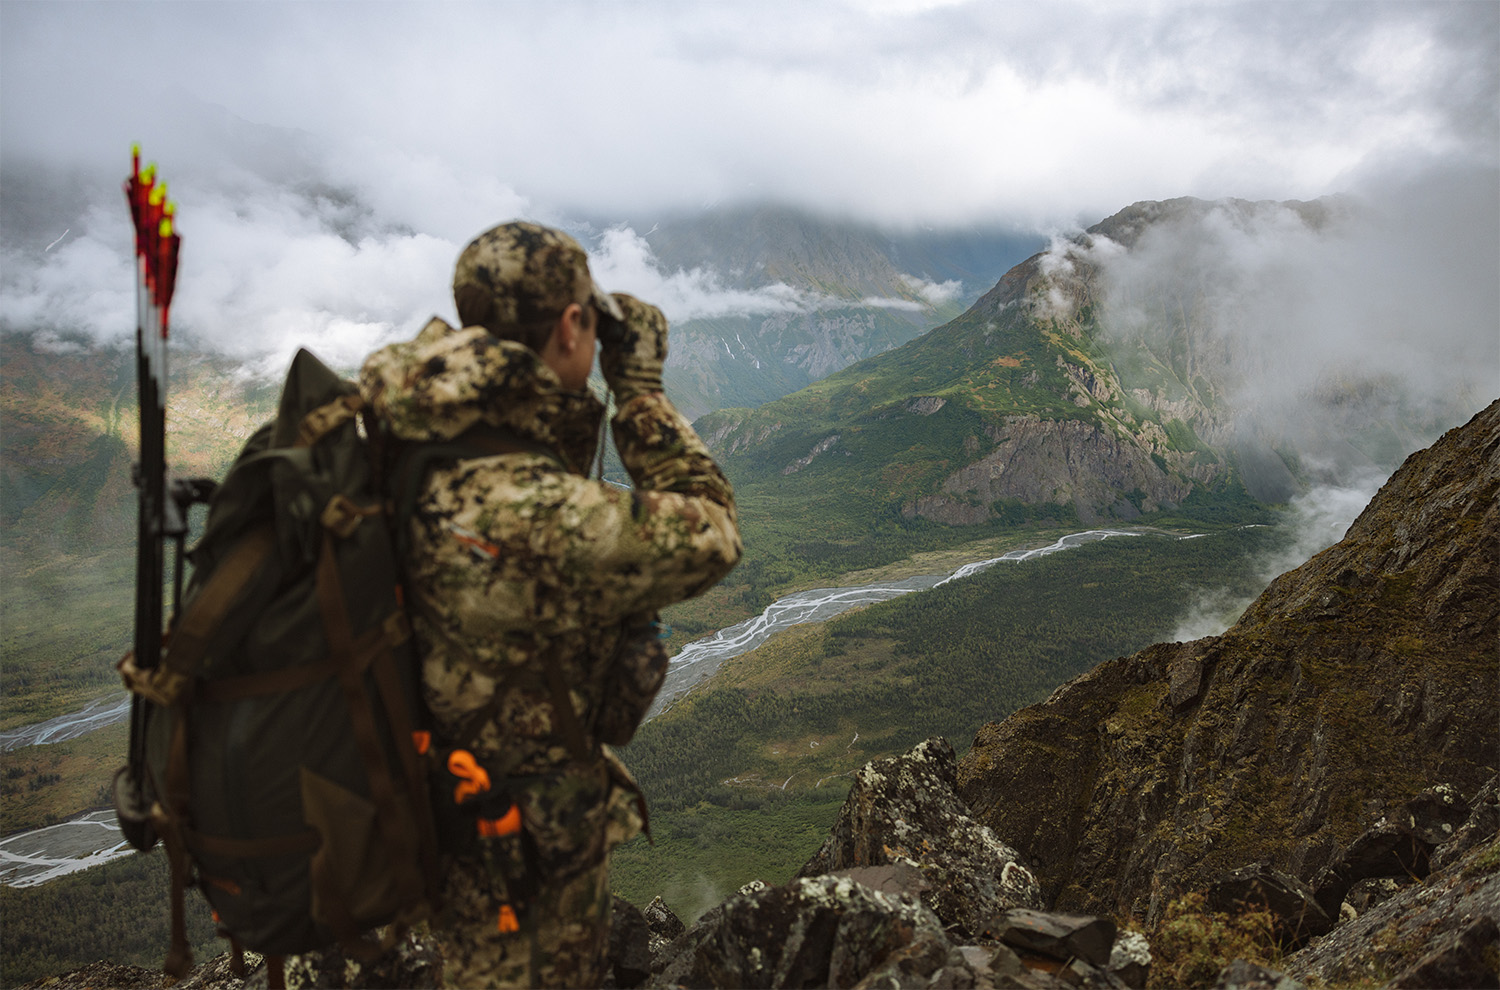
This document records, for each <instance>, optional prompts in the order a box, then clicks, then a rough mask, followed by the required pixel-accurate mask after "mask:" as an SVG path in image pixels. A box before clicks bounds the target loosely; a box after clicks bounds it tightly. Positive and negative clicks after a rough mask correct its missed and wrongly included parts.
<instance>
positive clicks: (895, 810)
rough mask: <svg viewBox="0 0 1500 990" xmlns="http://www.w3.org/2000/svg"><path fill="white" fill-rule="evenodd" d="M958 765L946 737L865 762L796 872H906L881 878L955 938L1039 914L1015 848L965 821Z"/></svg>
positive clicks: (866, 875)
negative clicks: (1029, 911)
mask: <svg viewBox="0 0 1500 990" xmlns="http://www.w3.org/2000/svg"><path fill="white" fill-rule="evenodd" d="M957 769H958V767H957V759H956V757H955V756H954V753H953V747H952V746H951V745H950V744H949V743H948V741H947V740H946V739H941V738H935V739H929V740H927V741H926V742H924V743H921V744H919V745H918V746H916V747H915V748H914V749H912V750H911V752H909V753H907V754H906V755H904V756H898V757H892V758H891V759H887V760H879V761H876V762H874V763H867V764H865V766H864V767H863V768H861V769H860V770H859V771H858V772H857V773H856V774H855V777H854V785H853V786H852V787H851V788H850V789H849V796H848V798H846V799H845V801H844V806H843V808H841V809H840V810H839V816H838V819H837V820H836V821H835V822H834V825H833V830H832V832H831V833H830V834H829V836H828V839H827V841H825V842H824V843H823V846H822V848H821V849H819V850H818V851H817V853H816V854H814V855H813V857H812V859H810V860H808V861H807V864H806V865H805V866H803V867H802V869H801V870H800V871H799V872H798V874H797V875H798V876H799V877H816V876H819V875H822V874H827V873H836V872H839V871H844V870H864V871H865V873H864V874H863V876H862V879H864V880H865V881H866V882H871V878H872V876H873V875H872V874H871V873H870V872H869V868H871V867H903V866H904V867H907V868H908V869H909V870H910V871H911V875H910V876H909V877H906V876H904V875H903V874H902V873H900V872H899V871H897V872H890V873H887V874H883V875H882V879H881V880H875V881H874V882H875V883H877V884H878V883H882V882H890V883H892V884H894V885H896V887H897V889H902V890H904V891H906V892H912V893H916V894H918V895H919V896H920V898H921V900H922V902H923V903H924V904H925V905H926V906H927V907H929V908H931V909H932V911H933V912H934V913H935V914H936V915H937V916H938V917H939V918H941V919H942V922H943V925H944V926H945V927H947V928H948V929H949V930H951V931H953V932H955V933H957V934H959V935H961V936H977V935H979V934H981V933H982V932H984V931H985V930H986V929H987V928H989V927H990V926H991V925H992V924H993V923H994V920H995V918H997V917H998V916H1000V915H1002V914H1003V913H1004V912H1005V911H1006V910H1008V909H1010V908H1036V907H1040V906H1041V897H1040V891H1039V890H1038V888H1037V885H1036V880H1035V878H1033V877H1032V875H1031V872H1030V871H1029V870H1027V869H1026V867H1025V866H1024V865H1022V864H1021V862H1020V857H1019V855H1018V854H1017V853H1016V851H1015V850H1014V849H1011V848H1010V847H1008V846H1006V845H1005V844H1004V843H1002V842H1000V841H999V840H998V839H996V838H995V835H994V833H993V832H991V831H990V830H989V829H987V828H985V827H984V826H983V825H980V824H979V823H978V822H976V821H975V820H974V819H973V818H971V817H970V816H969V809H968V807H967V806H966V805H965V804H964V803H963V801H962V800H961V799H960V798H959V797H958V795H957V793H956V792H955V787H956V783H957V780H956V776H957Z"/></svg>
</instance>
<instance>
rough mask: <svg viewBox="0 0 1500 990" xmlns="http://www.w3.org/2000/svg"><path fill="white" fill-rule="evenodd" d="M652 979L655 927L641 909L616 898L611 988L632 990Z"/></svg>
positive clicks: (612, 917)
mask: <svg viewBox="0 0 1500 990" xmlns="http://www.w3.org/2000/svg"><path fill="white" fill-rule="evenodd" d="M650 976H651V927H650V925H648V924H647V922H646V916H645V915H644V914H642V913H641V909H640V908H638V907H636V906H635V905H634V904H631V903H630V902H629V901H627V900H625V899H624V898H620V897H616V898H614V904H613V906H612V908H611V914H610V925H609V962H608V967H607V972H606V977H605V979H606V981H607V985H611V986H613V987H616V988H619V990H632V988H634V987H638V986H641V985H643V984H644V983H645V982H646V980H647V979H648V978H649V977H650Z"/></svg>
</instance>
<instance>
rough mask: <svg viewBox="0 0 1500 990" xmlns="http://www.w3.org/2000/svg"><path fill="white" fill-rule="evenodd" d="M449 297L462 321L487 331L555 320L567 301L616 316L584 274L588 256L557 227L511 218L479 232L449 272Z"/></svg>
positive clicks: (613, 304)
mask: <svg viewBox="0 0 1500 990" xmlns="http://www.w3.org/2000/svg"><path fill="white" fill-rule="evenodd" d="M453 297H454V300H455V301H456V302H457V303H458V309H459V316H460V317H461V318H463V320H464V322H465V323H466V324H470V325H483V326H487V327H490V328H491V329H492V330H493V329H495V328H496V327H505V326H533V325H537V324H541V323H547V322H551V321H552V320H555V319H557V317H558V316H559V315H560V314H561V313H562V311H563V310H564V309H566V308H567V307H568V305H569V304H570V303H582V302H584V301H585V300H587V301H589V302H591V303H593V305H594V307H595V308H596V309H598V310H599V311H600V312H601V313H603V314H605V315H608V316H612V317H614V318H615V319H622V318H623V315H622V314H621V312H620V306H619V304H618V303H616V302H615V300H614V297H613V296H611V295H610V294H609V293H607V292H605V291H604V290H603V289H601V288H600V287H599V286H598V284H597V283H595V282H594V280H593V277H592V276H591V275H590V274H589V262H588V255H587V254H585V253H584V250H583V248H582V247H581V246H580V245H579V243H578V242H577V241H575V240H574V239H573V238H571V237H569V236H568V235H567V234H565V233H563V232H562V231H560V230H554V229H552V228H551V227H543V226H541V225H539V224H534V223H526V222H524V221H514V222H512V223H503V224H501V225H500V226H498V227H493V228H491V229H490V230H487V231H485V232H484V233H482V234H480V235H479V236H478V237H476V238H474V240H473V241H471V242H470V243H469V246H468V247H466V248H464V250H463V253H462V254H460V255H459V256H458V264H457V265H456V266H455V267H454V270H453Z"/></svg>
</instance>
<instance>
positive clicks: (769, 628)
mask: <svg viewBox="0 0 1500 990" xmlns="http://www.w3.org/2000/svg"><path fill="white" fill-rule="evenodd" d="M1140 535H1142V533H1141V532H1139V531H1127V530H1119V529H1091V530H1088V531H1087V532H1083V533H1070V534H1069V535H1067V536H1064V537H1063V538H1062V539H1060V540H1058V541H1057V542H1056V543H1053V544H1051V545H1049V546H1045V547H1037V548H1035V549H1031V550H1012V551H1010V552H1009V553H1005V554H1001V555H1000V556H998V557H991V558H989V559H987V560H978V561H974V562H972V563H967V564H964V565H962V566H961V567H959V568H957V569H956V570H954V571H951V572H948V573H943V574H926V575H918V576H916V577H909V578H903V579H901V580H898V581H877V582H874V583H872V584H864V585H857V586H851V587H844V588H814V589H812V590H809V591H799V592H796V593H794V594H791V595H787V596H786V597H785V598H779V599H777V600H776V601H774V602H772V603H771V604H770V605H768V606H767V607H766V610H765V611H764V612H762V613H761V614H760V615H758V616H756V617H754V618H752V619H747V620H746V621H744V622H741V623H739V624H738V625H734V626H730V627H728V628H727V629H721V630H719V631H718V632H716V633H714V634H713V635H712V636H707V637H705V638H703V639H699V640H694V641H693V642H691V643H689V644H687V645H686V646H684V647H683V648H682V649H681V650H680V651H678V652H677V654H676V655H675V656H673V657H672V663H671V666H670V667H669V668H668V671H667V680H666V683H665V684H664V685H663V686H662V690H661V694H660V695H658V697H657V700H656V703H655V704H654V705H653V706H652V707H651V710H650V711H649V712H648V713H647V715H646V718H647V719H650V718H653V717H655V716H656V715H659V714H660V713H661V712H663V711H665V710H666V709H667V708H670V707H671V706H672V704H673V703H674V702H676V701H677V700H678V699H680V698H681V697H682V696H683V695H685V694H686V693H687V692H689V691H691V690H692V689H693V688H694V687H697V686H698V685H700V684H702V683H703V682H704V681H706V680H708V679H709V678H710V677H712V676H713V675H714V672H715V671H717V670H718V669H719V665H720V664H722V663H723V662H724V661H725V660H728V659H730V658H731V657H737V656H739V655H740V654H742V653H748V652H750V651H751V650H753V649H755V648H756V647H757V646H760V645H761V644H762V643H764V642H765V641H766V640H768V639H770V638H771V637H772V636H773V635H775V634H776V633H777V632H779V631H780V630H782V629H787V628H789V627H791V626H796V625H802V624H804V623H808V622H826V621H828V620H829V619H831V618H833V617H834V616H836V615H839V614H840V613H842V612H847V611H849V610H850V609H852V608H857V607H859V606H861V605H872V604H875V603H877V602H884V601H889V600H891V599H892V598H899V597H900V596H902V595H908V594H911V593H912V592H914V591H926V590H928V589H930V588H935V587H937V586H938V585H942V584H947V583H948V582H949V581H956V580H959V579H960V578H965V577H968V576H970V575H973V574H978V573H979V572H980V571H983V570H986V569H987V568H990V567H993V566H995V565H996V564H1000V563H1004V562H1022V561H1027V560H1033V559H1035V558H1037V557H1044V556H1046V555H1048V554H1052V553H1057V552H1059V551H1061V550H1067V549H1070V548H1072V547H1076V546H1081V545H1083V544H1085V543H1093V542H1097V541H1099V540H1107V539H1109V538H1111V537H1116V536H1140ZM1196 535H1201V534H1196ZM1193 538H1194V537H1193V536H1183V537H1177V539H1193ZM129 715H130V703H129V700H128V698H123V697H122V696H119V695H115V696H111V697H110V698H105V699H101V700H99V701H96V702H93V703H92V704H90V705H89V706H88V707H87V708H84V709H83V710H82V711H79V712H74V713H73V714H71V715H64V716H61V717H59V718H55V719H49V720H47V721H46V722H39V723H37V724H35V725H30V726H24V727H22V728H20V729H13V730H10V731H9V732H5V733H0V749H4V750H11V749H16V748H18V747H20V746H30V745H36V744H40V743H51V742H61V741H63V740H65V739H73V738H77V737H78V736H80V735H83V734H84V733H87V732H92V731H94V730H96V729H101V728H103V727H105V726H106V725H112V724H114V723H115V722H119V721H123V720H124V719H126V718H128V717H129ZM129 852H130V846H129V844H128V843H126V842H125V841H124V838H123V837H122V836H121V834H120V831H119V827H118V825H117V823H116V822H115V817H114V813H113V812H111V811H94V812H90V813H88V814H86V815H82V816H80V817H78V818H75V819H72V820H70V821H67V822H63V823H61V824H58V825H51V826H48V827H47V828H42V829H36V830H34V831H31V832H22V833H19V834H17V835H12V836H10V837H8V838H5V839H3V840H0V884H8V885H10V886H13V887H32V886H36V885H37V884H42V883H46V882H47V881H49V880H55V879H56V878H58V877H60V876H65V875H67V874H69V873H74V872H77V871H78V870H85V869H88V868H89V867H91V866H97V865H99V864H100V863H104V862H108V861H109V860H111V859H115V858H118V857H120V856H124V855H126V854H128V853H129Z"/></svg>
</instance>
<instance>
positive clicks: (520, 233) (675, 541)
mask: <svg viewBox="0 0 1500 990" xmlns="http://www.w3.org/2000/svg"><path fill="white" fill-rule="evenodd" d="M453 294H454V300H455V302H456V304H457V309H458V316H459V320H460V321H461V323H462V328H461V329H457V328H454V327H452V326H449V325H448V324H447V323H445V322H444V321H443V320H441V319H438V318H436V317H434V318H433V319H432V320H431V321H430V322H429V323H428V324H427V325H426V326H425V327H424V328H423V329H422V331H421V333H419V334H418V335H417V337H416V338H415V339H414V340H411V341H409V342H406V343H399V344H393V345H391V346H389V347H386V348H384V349H382V350H380V351H377V352H376V353H375V354H373V355H372V356H371V357H370V358H369V360H368V361H367V362H366V363H365V366H364V368H363V371H362V373H361V377H360V385H361V390H362V392H363V395H364V397H365V399H366V400H367V401H368V402H369V403H370V404H371V406H372V408H373V409H374V410H375V411H376V413H377V414H378V415H379V417H380V419H381V420H383V421H384V423H385V424H386V427H387V429H388V430H389V431H390V433H391V434H392V435H393V436H394V437H395V438H396V439H397V440H398V441H399V442H402V445H411V444H416V445H421V444H429V443H444V442H448V441H454V440H455V439H463V438H474V437H480V438H486V437H487V438H489V439H488V442H489V443H490V444H492V447H491V448H490V449H493V450H495V451H496V452H495V453H493V454H487V455H486V456H478V457H469V458H465V459H461V460H458V461H456V462H454V461H446V462H440V463H439V464H438V465H437V466H436V467H434V468H433V469H432V470H431V471H430V472H428V473H427V475H426V477H425V480H423V481H422V482H421V483H420V487H419V488H418V489H417V495H416V502H415V508H414V514H413V516H412V522H411V527H410V545H409V549H408V551H407V553H406V559H405V561H404V564H405V569H406V580H407V595H408V605H409V611H410V612H411V614H412V617H413V625H414V627H415V631H416V635H417V637H418V641H419V644H420V646H421V648H422V651H423V657H424V660H423V664H424V666H423V686H424V694H425V697H426V701H427V704H428V706H429V708H430V710H431V714H432V717H433V722H434V726H435V736H436V739H435V744H438V745H443V746H450V747H462V748H464V749H465V750H466V751H468V752H470V753H472V755H473V757H474V759H475V760H476V761H477V763H478V765H479V767H481V768H482V770H483V773H484V776H485V777H486V778H487V780H488V781H489V782H490V784H491V787H492V789H493V791H494V792H496V793H500V794H503V795H505V801H504V802H502V806H508V805H509V802H511V801H513V802H514V805H515V806H516V807H517V808H518V809H519V812H520V821H521V825H522V832H521V834H520V835H515V834H511V835H509V836H508V837H506V838H501V839H479V840H477V841H476V842H473V843H470V846H471V848H464V845H463V844H462V843H461V844H459V845H458V846H456V847H455V846H450V847H449V848H448V850H447V853H446V855H445V857H444V865H443V878H442V886H441V893H442V895H443V903H444V909H443V913H442V915H441V916H440V918H439V923H438V925H437V926H436V930H437V934H438V938H439V942H440V944H441V946H442V950H443V956H444V973H443V976H444V982H445V984H446V985H450V986H458V987H481V986H489V987H554V986H572V987H577V986H599V985H600V984H601V982H602V980H603V978H604V966H605V955H606V950H607V947H608V938H609V927H610V905H611V901H610V892H609V879H608V867H609V852H610V850H611V849H612V848H613V847H614V846H615V845H617V844H619V843H620V842H623V841H624V840H626V839H628V838H630V837H631V836H633V835H635V834H637V833H638V832H639V831H640V830H641V829H642V827H643V825H644V812H645V808H644V802H643V801H641V798H640V792H639V789H638V788H637V787H636V784H635V782H634V780H633V779H632V778H631V776H630V774H629V772H628V771H627V770H626V769H625V767H624V765H623V764H622V763H621V762H620V761H619V759H618V758H617V757H616V756H615V755H614V753H613V752H612V751H611V750H610V749H609V747H608V745H606V744H608V743H614V744H620V743H623V742H625V741H628V739H629V738H630V735H631V733H633V732H634V730H635V727H636V725H637V723H638V722H639V720H640V718H641V716H642V715H643V714H644V712H645V709H646V706H648V705H649V704H650V702H651V699H652V697H654V695H655V693H656V691H657V689H658V688H659V687H660V684H661V679H662V677H664V676H665V668H666V658H665V653H664V652H663V650H662V647H661V645H660V643H659V641H658V640H657V638H656V633H655V627H654V626H653V624H652V623H653V619H654V618H655V611H656V610H657V609H659V608H661V607H662V606H664V605H667V604H669V603H671V602H675V601H680V600H682V599H685V598H689V597H691V596H693V595H697V594H700V593H701V592H703V591H705V590H706V589H708V588H710V587H712V586H713V585H714V584H715V583H716V582H718V581H719V580H720V579H721V578H722V577H723V576H724V575H725V574H727V573H728V572H729V570H730V569H731V568H732V567H733V566H734V565H735V563H736V562H737V561H738V560H739V557H740V553H741V550H742V547H741V544H740V537H739V531H738V527H737V524H736V520H735V507H734V494H733V492H732V490H731V488H730V485H729V482H728V481H727V480H726V479H725V477H724V474H723V472H722V471H720V470H719V468H718V466H717V465H716V464H715V463H714V461H713V459H712V458H711V457H710V456H709V453H708V450H707V448H706V447H705V446H704V444H703V442H702V441H701V440H700V439H699V438H698V436H697V434H696V433H694V432H693V428H692V427H691V426H690V425H689V423H688V421H687V420H686V419H685V418H683V416H682V415H681V414H680V413H678V411H677V410H676V409H675V408H674V407H673V405H672V403H671V402H670V401H668V399H667V397H666V395H665V394H664V393H663V391H662V363H663V361H664V360H665V358H666V354H667V322H666V319H665V317H664V316H663V315H662V313H661V311H660V310H658V309H657V308H656V307H654V306H650V305H647V304H645V303H643V302H640V301H638V300H636V299H634V298H632V297H630V296H626V295H619V294H617V295H609V294H606V293H605V292H603V291H602V290H601V289H599V287H598V286H597V285H596V284H595V283H594V281H593V278H592V277H591V275H590V273H589V268H588V261H587V256H586V255H585V253H584V251H583V248H582V247H580V246H579V244H578V243H577V242H576V241H575V240H574V239H573V238H571V237H569V236H568V235H567V234H564V233H562V232H560V231H557V230H552V229H549V228H546V227H541V226H538V225H535V224H531V223H522V222H516V223H507V224H502V225H501V226H498V227H495V228H494V229H492V230H489V231H486V232H485V233H483V234H481V235H480V236H479V237H478V238H476V239H475V240H474V241H473V242H472V243H471V244H469V246H468V247H467V248H465V249H464V251H463V252H462V254H461V255H460V256H459V259H458V263H457V266H456V270H455V272H454V276H453ZM596 345H597V347H598V352H599V366H600V370H601V371H602V373H603V377H604V381H605V383H606V384H607V385H608V387H609V389H610V391H611V392H612V393H613V396H614V400H615V405H616V410H617V411H616V412H615V415H614V417H613V420H612V423H611V425H612V427H613V430H614V437H615V443H616V446H617V448H618V450H619V454H620V459H621V460H622V461H623V462H624V466H625V469H626V470H627V471H628V472H629V473H630V477H631V480H632V481H633V482H634V487H633V488H624V487H621V486H617V485H614V484H610V483H608V482H605V481H602V480H591V479H590V477H589V469H590V467H591V465H592V464H593V463H594V461H595V458H596V456H597V454H598V446H599V444H600V442H601V440H602V437H603V434H602V421H603V418H604V415H605V406H604V405H603V404H602V403H601V402H600V401H599V400H598V399H597V398H595V396H594V394H593V393H592V392H591V391H590V389H589V387H588V377H589V374H590V370H591V369H592V367H593V364H594V357H595V351H596ZM439 803H441V801H440V802H439ZM512 817H513V816H512ZM471 821H472V819H471ZM502 831H504V830H503V829H502ZM507 843H508V844H507Z"/></svg>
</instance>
